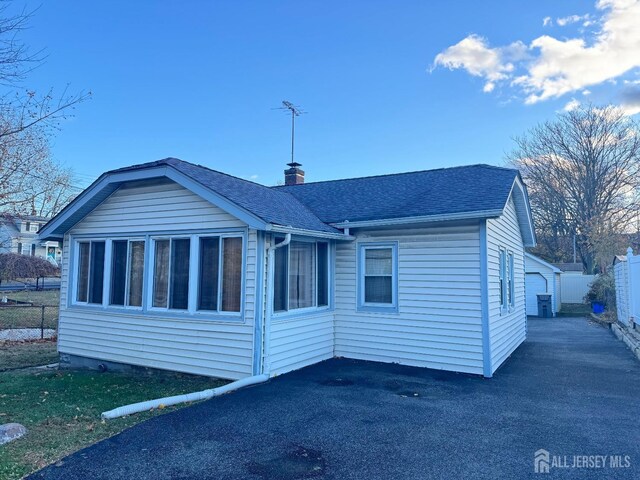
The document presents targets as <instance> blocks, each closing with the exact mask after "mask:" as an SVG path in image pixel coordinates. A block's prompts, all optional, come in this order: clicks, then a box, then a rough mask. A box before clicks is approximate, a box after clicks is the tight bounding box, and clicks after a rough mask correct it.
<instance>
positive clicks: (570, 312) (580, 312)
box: [557, 303, 591, 317]
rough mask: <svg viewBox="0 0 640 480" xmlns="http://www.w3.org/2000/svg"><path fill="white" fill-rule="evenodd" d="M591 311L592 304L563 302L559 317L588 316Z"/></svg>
mask: <svg viewBox="0 0 640 480" xmlns="http://www.w3.org/2000/svg"><path fill="white" fill-rule="evenodd" d="M590 313H591V305H587V304H586V303H563V304H562V307H561V308H560V311H559V312H558V314H557V315H558V317H586V316H587V315H589V314H590Z"/></svg>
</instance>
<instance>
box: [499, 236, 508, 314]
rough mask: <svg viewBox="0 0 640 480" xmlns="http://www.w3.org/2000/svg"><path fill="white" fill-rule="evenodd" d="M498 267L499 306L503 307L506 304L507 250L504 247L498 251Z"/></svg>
mask: <svg viewBox="0 0 640 480" xmlns="http://www.w3.org/2000/svg"><path fill="white" fill-rule="evenodd" d="M499 256H500V257H499V258H500V261H499V269H500V308H502V309H504V308H506V306H507V289H506V281H507V280H506V279H507V252H506V251H505V250H504V249H502V248H501V249H500V251H499Z"/></svg>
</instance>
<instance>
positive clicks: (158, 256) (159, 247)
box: [153, 240, 169, 307]
mask: <svg viewBox="0 0 640 480" xmlns="http://www.w3.org/2000/svg"><path fill="white" fill-rule="evenodd" d="M155 247H156V248H155V250H156V253H155V259H154V267H153V306H154V307H166V306H167V288H168V286H169V240H156V242H155Z"/></svg>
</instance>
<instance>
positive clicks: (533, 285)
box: [524, 253, 562, 317]
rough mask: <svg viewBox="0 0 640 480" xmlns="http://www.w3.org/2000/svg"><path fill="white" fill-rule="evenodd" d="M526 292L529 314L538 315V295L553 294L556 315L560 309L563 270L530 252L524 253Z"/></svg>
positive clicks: (552, 310) (553, 308) (553, 311)
mask: <svg viewBox="0 0 640 480" xmlns="http://www.w3.org/2000/svg"><path fill="white" fill-rule="evenodd" d="M524 272H525V292H526V304H527V315H531V316H534V317H537V316H538V315H539V312H538V295H539V294H548V295H551V314H552V315H553V316H554V317H555V316H556V314H557V313H558V312H559V311H560V307H561V305H562V304H561V300H560V299H561V294H560V288H561V286H560V285H561V284H560V275H561V274H562V271H561V270H560V269H559V268H556V267H554V266H553V265H552V264H550V263H549V262H545V261H544V260H543V259H541V258H539V257H536V256H535V255H532V254H530V253H525V254H524Z"/></svg>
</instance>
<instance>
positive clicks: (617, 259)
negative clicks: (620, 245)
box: [613, 255, 627, 265]
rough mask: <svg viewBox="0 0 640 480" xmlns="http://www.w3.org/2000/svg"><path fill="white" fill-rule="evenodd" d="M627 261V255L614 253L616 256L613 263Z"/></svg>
mask: <svg viewBox="0 0 640 480" xmlns="http://www.w3.org/2000/svg"><path fill="white" fill-rule="evenodd" d="M626 261H627V256H626V255H614V257H613V264H614V265H615V264H616V263H620V262H626Z"/></svg>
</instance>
